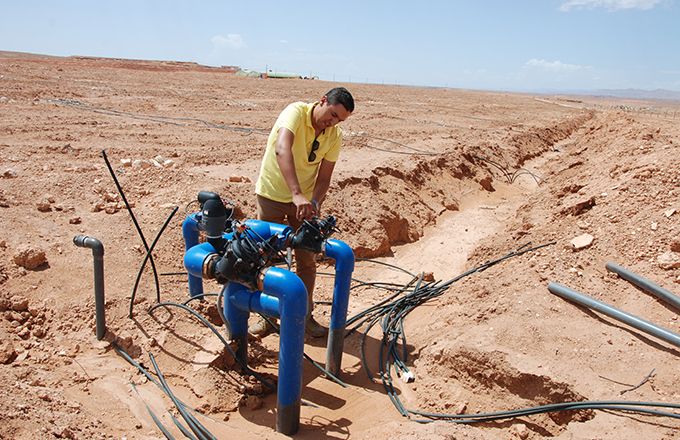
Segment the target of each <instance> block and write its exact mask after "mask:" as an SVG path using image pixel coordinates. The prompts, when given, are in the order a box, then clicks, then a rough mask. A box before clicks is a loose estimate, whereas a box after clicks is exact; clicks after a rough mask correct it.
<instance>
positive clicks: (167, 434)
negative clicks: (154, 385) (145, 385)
mask: <svg viewBox="0 0 680 440" xmlns="http://www.w3.org/2000/svg"><path fill="white" fill-rule="evenodd" d="M130 385H132V389H133V390H135V393H137V396H139V399H140V400H141V401H142V403H143V404H144V406H145V407H146V411H147V412H148V413H149V415H150V416H151V419H152V420H153V422H154V423H155V424H156V426H157V427H158V429H160V430H161V432H162V433H163V435H164V436H165V438H167V439H168V440H175V437H173V435H172V434H170V431H168V429H167V428H166V427H165V425H163V423H162V422H161V421H160V419H159V418H158V416H156V414H155V413H154V412H153V411H152V410H151V407H149V405H148V404H147V403H146V402H145V401H144V399H143V398H142V395H141V394H139V390H138V389H137V386H136V385H135V384H134V383H132V382H130ZM173 419H174V417H173ZM173 421H174V420H173Z"/></svg>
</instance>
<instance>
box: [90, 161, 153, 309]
mask: <svg viewBox="0 0 680 440" xmlns="http://www.w3.org/2000/svg"><path fill="white" fill-rule="evenodd" d="M102 157H103V158H104V162H106V167H107V168H108V169H109V173H110V174H111V177H112V178H113V182H114V183H115V184H116V188H117V189H118V194H120V197H121V198H122V199H123V202H124V203H125V207H126V208H127V210H128V213H129V214H130V218H132V223H134V224H135V228H136V229H137V233H138V234H139V238H141V239H142V243H143V244H144V249H146V252H147V253H149V245H148V244H147V243H146V238H144V233H143V232H142V228H140V227H139V223H137V218H136V217H135V214H134V213H133V212H132V208H131V207H130V204H129V203H128V201H127V197H125V193H124V192H123V188H122V187H121V186H120V183H118V178H117V177H116V173H115V172H114V171H113V167H112V166H111V163H110V162H109V158H108V157H107V156H106V150H102ZM149 260H150V261H151V268H152V269H153V277H154V281H155V282H156V296H157V297H158V298H160V296H161V288H160V284H159V283H158V272H157V271H156V263H155V262H154V260H153V256H149Z"/></svg>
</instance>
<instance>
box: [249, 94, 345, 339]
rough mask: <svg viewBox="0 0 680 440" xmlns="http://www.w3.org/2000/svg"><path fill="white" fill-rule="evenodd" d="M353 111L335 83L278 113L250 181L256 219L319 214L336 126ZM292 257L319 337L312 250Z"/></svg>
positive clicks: (262, 329) (311, 328)
mask: <svg viewBox="0 0 680 440" xmlns="http://www.w3.org/2000/svg"><path fill="white" fill-rule="evenodd" d="M353 111H354V98H353V97H352V95H351V94H350V92H349V91H348V90H347V89H345V88H344V87H336V88H334V89H331V90H329V91H328V93H326V94H325V95H324V96H322V97H321V99H320V100H319V101H317V102H313V103H309V104H308V103H304V102H294V103H292V104H290V105H288V106H287V107H286V108H285V109H284V110H283V111H282V112H281V114H280V115H279V117H278V119H277V120H276V123H275V124H274V127H273V128H272V131H271V133H270V134H269V139H268V140H267V148H266V150H265V152H264V158H263V159H262V165H261V167H260V176H259V178H258V179H257V183H256V185H255V193H256V194H257V218H259V219H260V220H265V221H270V222H274V223H281V224H288V225H290V226H291V227H292V228H293V229H294V230H295V229H297V228H298V227H299V226H300V224H302V221H303V220H305V219H309V218H311V217H312V216H318V215H319V213H320V208H321V204H322V203H323V200H324V198H325V197H326V192H327V191H328V187H329V185H330V183H331V176H332V175H333V168H334V167H335V162H336V161H337V160H338V157H339V155H340V144H341V142H342V131H341V130H340V128H338V127H336V125H337V124H338V123H340V122H342V121H344V120H345V119H347V118H348V117H349V116H350V115H351V114H352V112H353ZM295 262H296V272H297V274H298V276H299V277H300V279H302V282H303V283H304V284H305V287H306V288H307V305H308V307H307V321H306V323H305V331H306V333H307V334H308V335H310V336H312V337H321V336H323V335H325V334H326V333H327V329H326V328H324V327H322V326H321V325H320V324H319V323H317V322H316V321H315V320H314V318H313V317H312V309H313V308H314V301H313V299H312V298H313V296H312V295H313V292H314V283H315V280H316V261H315V255H314V253H312V252H310V251H305V250H302V249H296V250H295ZM248 331H249V332H250V333H251V334H252V335H254V336H259V337H262V336H265V335H267V334H269V332H270V331H271V328H270V326H269V325H268V323H267V322H266V321H264V320H260V321H258V322H256V323H255V324H253V325H251V326H250V327H249V328H248Z"/></svg>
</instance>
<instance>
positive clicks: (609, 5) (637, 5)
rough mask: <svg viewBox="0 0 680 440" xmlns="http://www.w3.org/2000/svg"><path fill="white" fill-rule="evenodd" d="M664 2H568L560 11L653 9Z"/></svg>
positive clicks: (621, 0)
mask: <svg viewBox="0 0 680 440" xmlns="http://www.w3.org/2000/svg"><path fill="white" fill-rule="evenodd" d="M661 1H662V0H567V1H565V2H564V3H562V6H560V11H565V12H566V11H570V10H572V9H595V8H605V9H607V10H609V11H618V10H620V9H642V10H647V9H652V8H653V7H654V6H656V5H657V4H659V3H661Z"/></svg>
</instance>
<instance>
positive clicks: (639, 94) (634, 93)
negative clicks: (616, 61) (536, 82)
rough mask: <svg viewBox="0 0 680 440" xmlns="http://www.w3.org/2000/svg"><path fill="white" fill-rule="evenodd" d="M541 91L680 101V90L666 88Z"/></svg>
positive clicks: (545, 91)
mask: <svg viewBox="0 0 680 440" xmlns="http://www.w3.org/2000/svg"><path fill="white" fill-rule="evenodd" d="M539 93H549V94H562V95H577V96H602V97H607V98H625V99H655V100H665V101H680V92H678V91H675V90H666V89H655V90H644V89H599V90H543V91H541V92H539Z"/></svg>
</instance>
